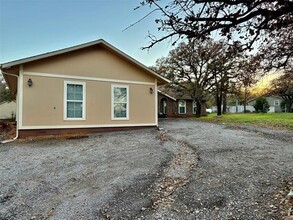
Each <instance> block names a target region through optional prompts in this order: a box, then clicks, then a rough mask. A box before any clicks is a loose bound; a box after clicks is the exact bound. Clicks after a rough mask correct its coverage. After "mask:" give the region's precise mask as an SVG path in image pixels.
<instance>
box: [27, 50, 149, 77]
mask: <svg viewBox="0 0 293 220" xmlns="http://www.w3.org/2000/svg"><path fill="white" fill-rule="evenodd" d="M24 71H25V72H36V73H54V74H62V75H73V76H87V77H98V78H107V79H119V80H131V81H143V82H154V77H153V76H151V75H150V74H149V73H147V72H146V71H145V70H143V69H141V68H139V67H137V66H136V65H133V64H132V63H130V61H128V60H126V59H125V58H123V57H122V56H120V55H118V54H116V53H114V52H112V51H110V50H108V49H106V48H104V47H102V46H100V45H95V46H92V47H88V48H84V49H80V50H77V51H72V52H69V53H65V54H61V55H57V56H53V57H49V58H46V59H42V60H38V61H34V62H31V63H27V64H25V65H24Z"/></svg>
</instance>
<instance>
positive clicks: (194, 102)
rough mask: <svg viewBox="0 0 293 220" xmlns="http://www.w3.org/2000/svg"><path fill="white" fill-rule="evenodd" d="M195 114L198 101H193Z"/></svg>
mask: <svg viewBox="0 0 293 220" xmlns="http://www.w3.org/2000/svg"><path fill="white" fill-rule="evenodd" d="M192 107H193V114H196V110H197V105H196V101H193V106H192Z"/></svg>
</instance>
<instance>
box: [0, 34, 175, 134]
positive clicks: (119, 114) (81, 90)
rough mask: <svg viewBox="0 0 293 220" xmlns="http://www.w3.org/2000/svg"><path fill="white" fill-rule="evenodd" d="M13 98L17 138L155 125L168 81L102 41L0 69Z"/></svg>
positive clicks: (7, 64)
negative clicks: (160, 91) (160, 92)
mask: <svg viewBox="0 0 293 220" xmlns="http://www.w3.org/2000/svg"><path fill="white" fill-rule="evenodd" d="M1 71H2V74H3V75H4V78H5V80H6V82H7V85H8V87H9V89H10V91H11V92H12V93H14V94H16V100H17V106H18V110H17V114H16V118H17V129H18V135H19V136H20V137H25V136H29V135H36V134H42V135H44V134H62V133H77V132H86V133H88V132H95V131H105V130H120V129H129V128H133V127H136V128H138V127H152V126H157V125H158V113H157V110H158V108H157V103H158V101H157V86H158V85H162V84H165V83H168V82H169V80H167V79H166V78H164V77H162V76H160V75H158V74H157V73H155V72H153V71H152V70H150V69H149V68H147V67H146V66H144V65H143V64H141V63H139V62H138V61H136V60H134V59H133V58H131V57H129V56H128V55H127V54H125V53H123V52H121V51H120V50H118V49H117V48H115V47H113V46H112V45H110V44H109V43H107V42H106V41H104V40H97V41H93V42H89V43H85V44H82V45H78V46H74V47H70V48H66V49H62V50H58V51H54V52H50V53H45V54H42V55H38V56H33V57H29V58H25V59H21V60H16V61H12V62H8V63H4V64H2V65H1Z"/></svg>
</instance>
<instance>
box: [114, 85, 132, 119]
mask: <svg viewBox="0 0 293 220" xmlns="http://www.w3.org/2000/svg"><path fill="white" fill-rule="evenodd" d="M111 87H112V89H111V113H112V114H111V119H112V120H116V121H117V120H118V121H123V120H129V86H128V85H118V84H117V85H116V84H115V85H112V86H111ZM115 88H126V91H127V97H126V98H127V102H126V117H125V118H115V116H114V89H115Z"/></svg>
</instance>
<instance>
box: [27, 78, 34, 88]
mask: <svg viewBox="0 0 293 220" xmlns="http://www.w3.org/2000/svg"><path fill="white" fill-rule="evenodd" d="M27 84H28V86H29V87H31V86H32V85H33V81H32V79H31V78H29V79H28V81H27Z"/></svg>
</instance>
